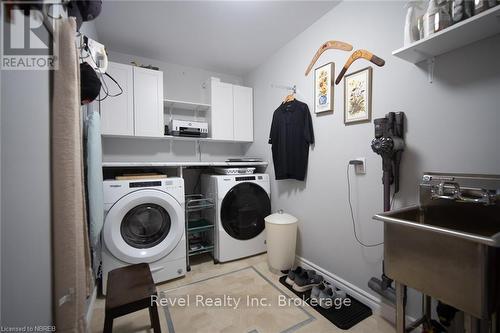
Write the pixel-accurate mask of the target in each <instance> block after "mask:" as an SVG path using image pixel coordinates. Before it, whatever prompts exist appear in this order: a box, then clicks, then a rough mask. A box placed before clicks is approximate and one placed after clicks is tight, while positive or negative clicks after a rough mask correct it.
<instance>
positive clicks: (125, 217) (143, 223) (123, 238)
mask: <svg viewBox="0 0 500 333" xmlns="http://www.w3.org/2000/svg"><path fill="white" fill-rule="evenodd" d="M104 209H105V220H104V226H103V229H102V243H103V244H102V273H103V276H102V290H103V294H106V284H107V279H108V273H109V272H110V271H112V270H113V269H115V268H119V267H123V266H127V265H130V264H137V263H148V264H149V267H150V269H151V272H152V274H153V279H154V281H155V283H158V282H162V281H166V280H170V279H173V278H176V277H179V276H182V275H185V272H186V237H185V217H184V180H183V179H182V178H163V179H160V178H159V179H147V180H105V181H104Z"/></svg>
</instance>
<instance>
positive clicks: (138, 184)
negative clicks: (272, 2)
mask: <svg viewBox="0 0 500 333" xmlns="http://www.w3.org/2000/svg"><path fill="white" fill-rule="evenodd" d="M128 186H129V187H130V188H136V187H155V186H161V181H154V182H133V183H129V185H128Z"/></svg>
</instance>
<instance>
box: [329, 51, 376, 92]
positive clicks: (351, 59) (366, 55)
mask: <svg viewBox="0 0 500 333" xmlns="http://www.w3.org/2000/svg"><path fill="white" fill-rule="evenodd" d="M360 58H363V59H366V60H368V61H370V62H372V63H374V64H375V65H377V66H379V67H382V66H384V65H385V60H384V59H382V58H379V57H377V56H376V55H374V54H373V53H371V52H370V51H367V50H356V51H354V52H353V53H352V54H351V56H350V57H349V59H347V61H346V63H345V65H344V67H343V68H342V71H341V72H340V73H339V76H337V80H335V84H339V83H340V81H342V78H343V77H344V75H345V73H346V72H347V70H348V69H349V67H350V66H351V64H352V63H353V62H355V61H356V60H358V59H360Z"/></svg>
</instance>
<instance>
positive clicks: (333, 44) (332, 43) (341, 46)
mask: <svg viewBox="0 0 500 333" xmlns="http://www.w3.org/2000/svg"><path fill="white" fill-rule="evenodd" d="M330 49H336V50H343V51H352V45H351V44H348V43H345V42H341V41H337V40H329V41H328V42H325V43H323V44H322V45H321V46H320V48H319V49H318V51H316V54H315V55H314V57H313V58H312V60H311V62H310V63H309V67H307V69H306V76H307V75H309V72H310V71H311V69H312V68H313V66H314V64H315V63H316V61H318V59H319V57H320V56H321V54H323V52H325V51H326V50H330Z"/></svg>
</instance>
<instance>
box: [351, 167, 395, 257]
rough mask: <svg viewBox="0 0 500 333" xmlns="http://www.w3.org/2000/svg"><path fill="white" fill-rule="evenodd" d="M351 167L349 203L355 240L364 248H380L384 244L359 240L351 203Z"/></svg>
mask: <svg viewBox="0 0 500 333" xmlns="http://www.w3.org/2000/svg"><path fill="white" fill-rule="evenodd" d="M349 166H350V163H347V200H348V202H349V209H350V212H351V220H352V229H353V231H354V238H356V241H357V242H358V243H359V244H360V245H361V246H364V247H376V246H380V245H382V244H384V242H381V243H377V244H365V243H363V242H362V241H361V240H360V239H359V238H358V234H357V232H356V222H355V221H354V212H353V209H352V202H351V180H350V177H349ZM393 198H394V196H393Z"/></svg>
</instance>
